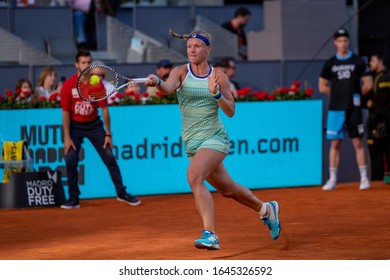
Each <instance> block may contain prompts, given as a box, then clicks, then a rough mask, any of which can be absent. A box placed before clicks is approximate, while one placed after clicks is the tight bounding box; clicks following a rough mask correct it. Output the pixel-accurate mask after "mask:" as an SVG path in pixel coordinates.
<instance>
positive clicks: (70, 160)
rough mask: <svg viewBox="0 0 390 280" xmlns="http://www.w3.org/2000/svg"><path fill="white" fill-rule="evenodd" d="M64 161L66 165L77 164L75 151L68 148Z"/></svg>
mask: <svg viewBox="0 0 390 280" xmlns="http://www.w3.org/2000/svg"><path fill="white" fill-rule="evenodd" d="M65 162H66V164H67V165H68V166H75V165H76V166H77V164H78V162H79V159H78V156H77V153H76V152H75V151H74V150H73V149H70V150H69V152H68V154H67V155H66V156H65Z"/></svg>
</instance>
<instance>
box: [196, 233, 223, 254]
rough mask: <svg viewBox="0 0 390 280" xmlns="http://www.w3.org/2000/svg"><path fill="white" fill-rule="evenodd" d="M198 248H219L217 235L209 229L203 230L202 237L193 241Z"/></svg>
mask: <svg viewBox="0 0 390 280" xmlns="http://www.w3.org/2000/svg"><path fill="white" fill-rule="evenodd" d="M194 245H195V247H196V248H198V249H207V250H219V242H218V236H216V235H215V234H214V233H213V232H212V231H210V230H203V232H202V237H201V238H199V239H197V240H195V241H194Z"/></svg>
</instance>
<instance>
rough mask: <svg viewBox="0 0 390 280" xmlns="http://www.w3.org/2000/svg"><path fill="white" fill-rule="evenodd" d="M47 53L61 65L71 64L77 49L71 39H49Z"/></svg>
mask: <svg viewBox="0 0 390 280" xmlns="http://www.w3.org/2000/svg"><path fill="white" fill-rule="evenodd" d="M47 43H48V44H47V45H48V53H49V55H50V56H52V57H54V58H57V59H59V60H60V61H62V62H63V63H73V62H74V57H75V55H76V53H77V47H76V44H75V41H74V39H73V37H50V38H49V39H48V40H47Z"/></svg>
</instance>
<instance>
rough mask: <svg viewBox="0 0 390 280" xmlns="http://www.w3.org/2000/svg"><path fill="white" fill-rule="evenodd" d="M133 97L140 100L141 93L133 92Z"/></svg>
mask: <svg viewBox="0 0 390 280" xmlns="http://www.w3.org/2000/svg"><path fill="white" fill-rule="evenodd" d="M134 99H135V100H137V101H140V100H141V94H139V93H134Z"/></svg>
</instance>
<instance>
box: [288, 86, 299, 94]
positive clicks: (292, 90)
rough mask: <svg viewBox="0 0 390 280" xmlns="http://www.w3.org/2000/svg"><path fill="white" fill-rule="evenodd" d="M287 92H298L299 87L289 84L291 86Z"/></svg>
mask: <svg viewBox="0 0 390 280" xmlns="http://www.w3.org/2000/svg"><path fill="white" fill-rule="evenodd" d="M288 92H289V93H290V92H295V93H299V88H297V87H294V86H291V88H289V89H288Z"/></svg>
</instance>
